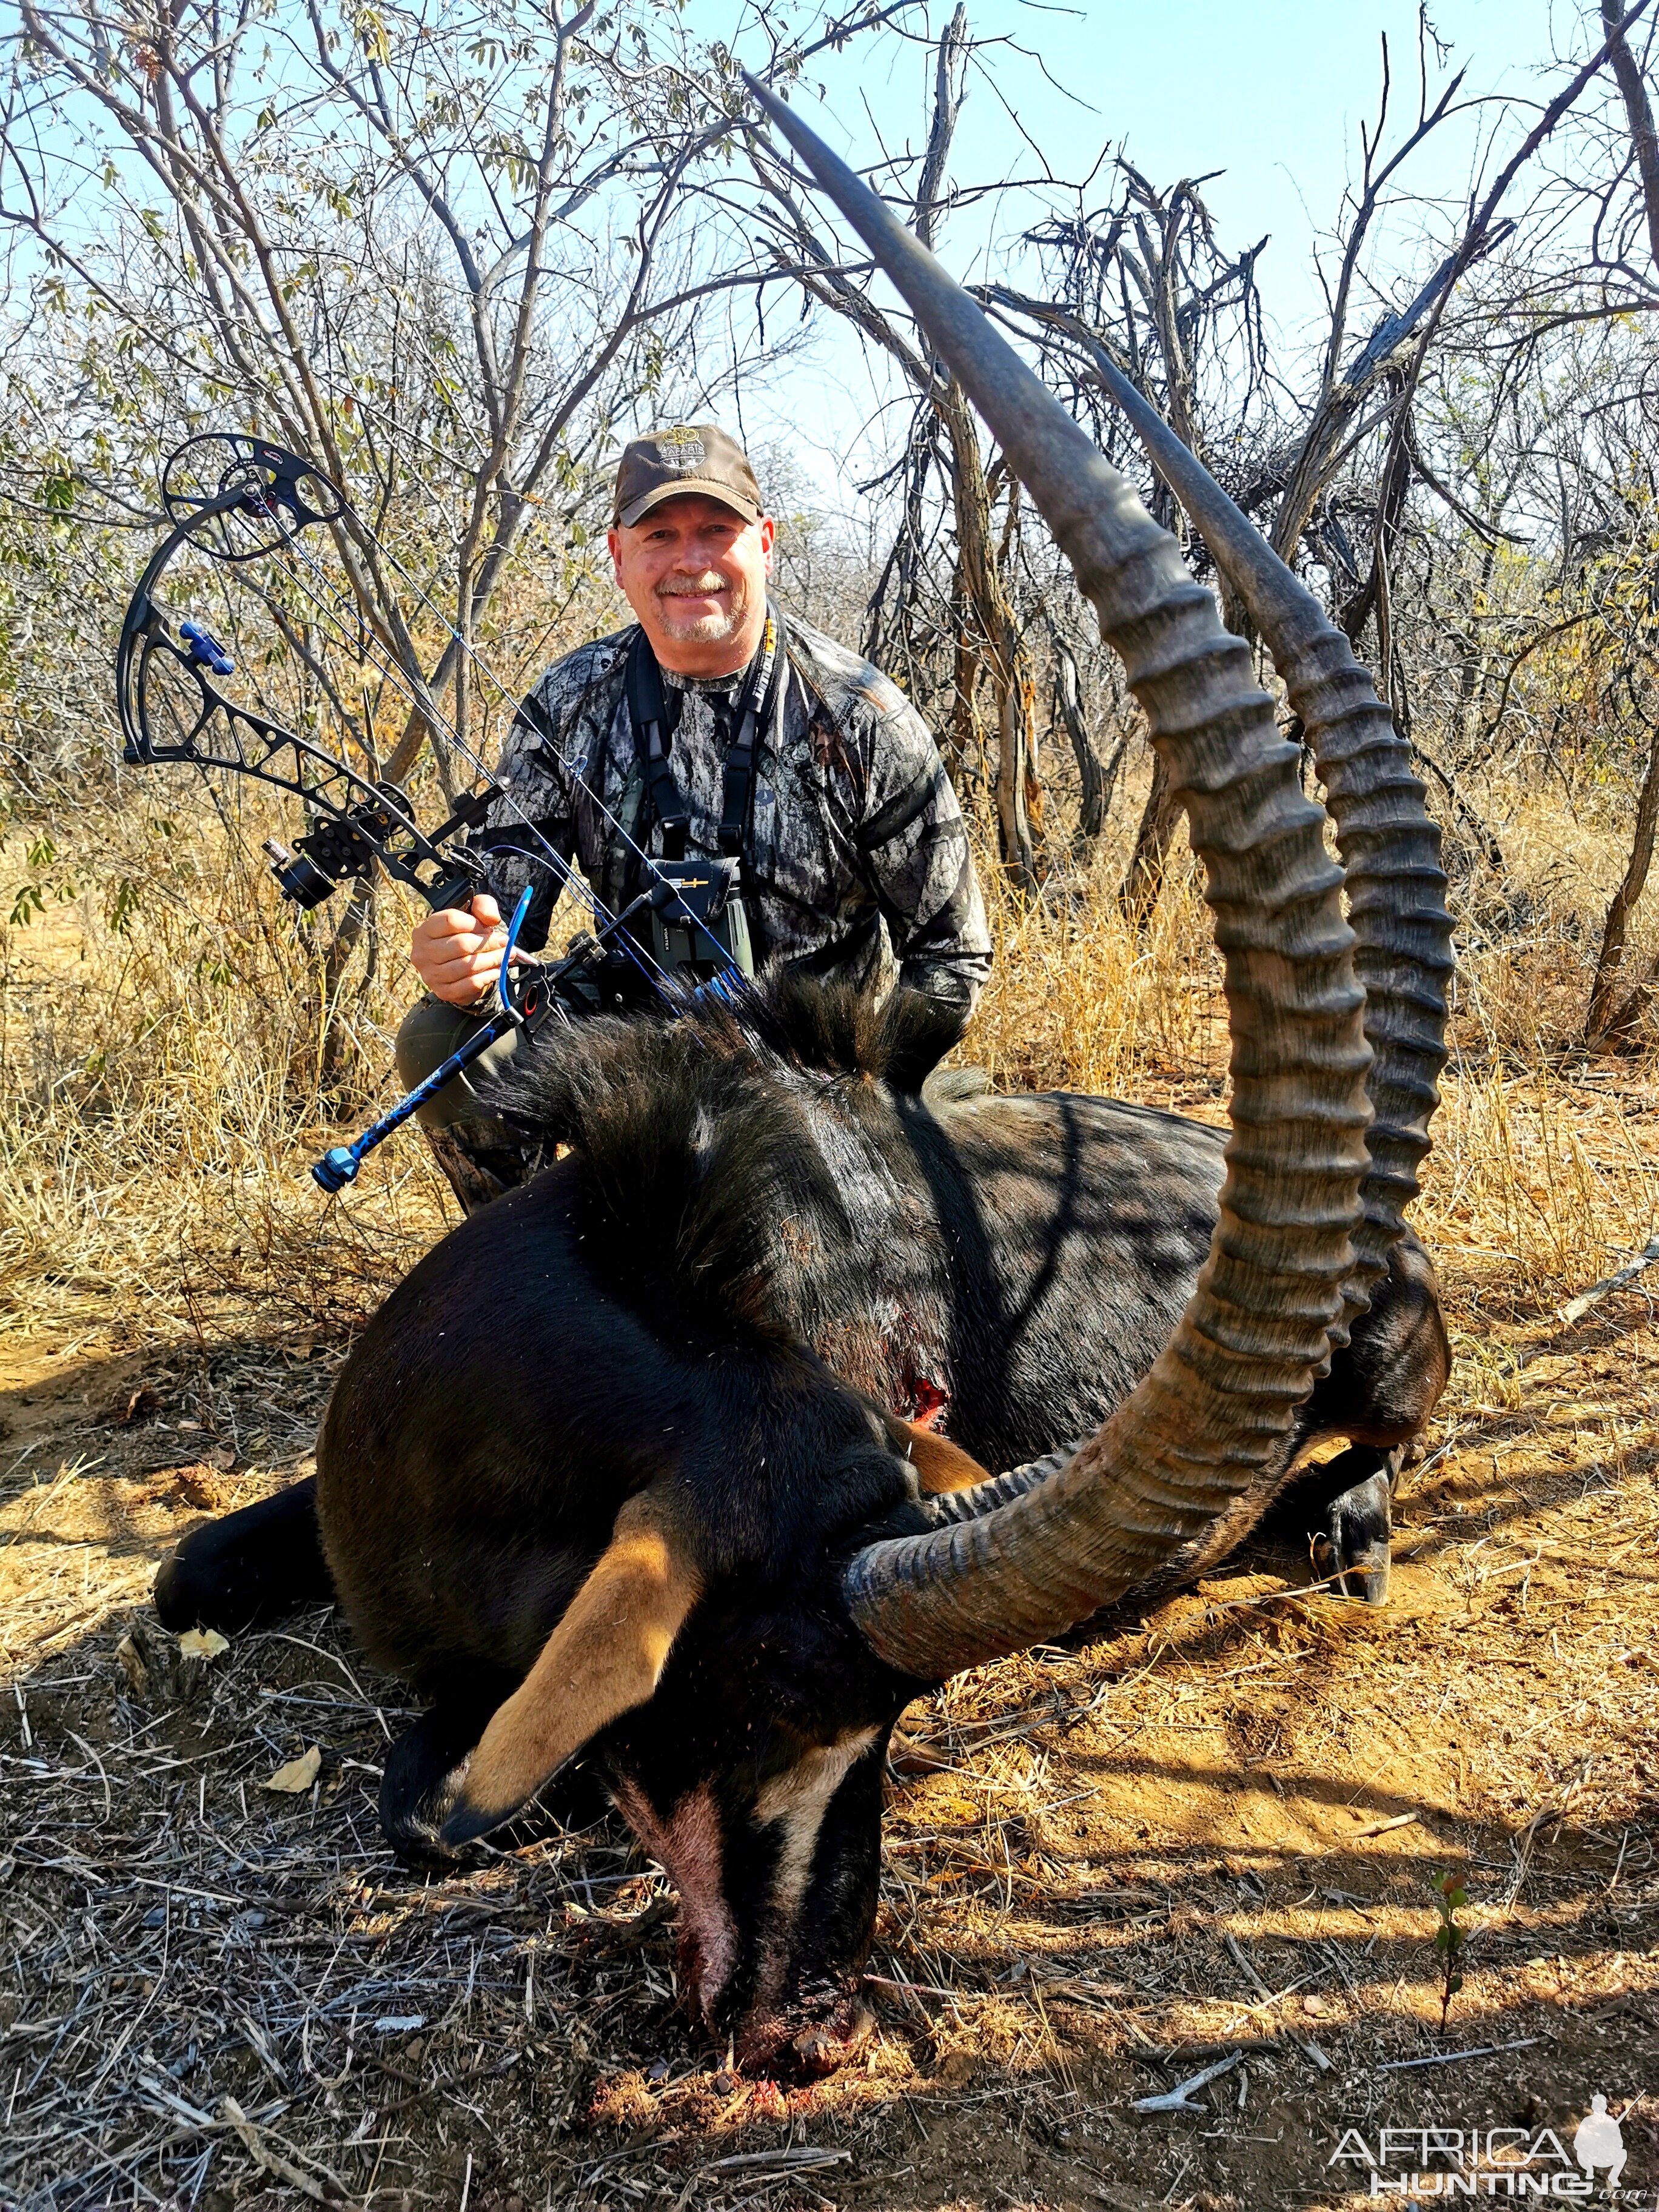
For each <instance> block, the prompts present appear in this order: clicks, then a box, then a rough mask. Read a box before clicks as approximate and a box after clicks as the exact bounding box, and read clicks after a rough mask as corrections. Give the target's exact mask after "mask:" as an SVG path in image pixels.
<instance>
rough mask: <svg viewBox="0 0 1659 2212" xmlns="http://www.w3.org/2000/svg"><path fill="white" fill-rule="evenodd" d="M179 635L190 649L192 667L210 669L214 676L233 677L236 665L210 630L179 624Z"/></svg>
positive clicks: (196, 624) (195, 625)
mask: <svg viewBox="0 0 1659 2212" xmlns="http://www.w3.org/2000/svg"><path fill="white" fill-rule="evenodd" d="M179 636H180V637H181V638H183V639H184V641H185V644H186V645H187V646H189V647H190V658H191V664H192V665H193V666H195V667H197V668H210V669H211V670H212V671H213V672H214V674H215V675H216V676H234V674H235V673H236V663H235V662H234V660H233V659H231V657H230V655H229V654H228V653H227V652H226V651H225V648H224V647H223V646H222V645H221V644H220V642H219V641H218V639H217V638H216V637H215V636H214V635H213V633H212V631H211V630H205V629H202V628H201V627H200V625H199V624H198V623H192V622H185V623H179Z"/></svg>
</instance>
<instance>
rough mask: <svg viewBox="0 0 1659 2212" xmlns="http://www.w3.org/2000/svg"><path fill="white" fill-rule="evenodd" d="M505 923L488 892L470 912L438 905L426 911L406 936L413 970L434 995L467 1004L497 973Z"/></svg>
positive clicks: (504, 934) (476, 997) (458, 1004)
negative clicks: (413, 964) (408, 936)
mask: <svg viewBox="0 0 1659 2212" xmlns="http://www.w3.org/2000/svg"><path fill="white" fill-rule="evenodd" d="M506 943H507V924H506V923H505V922H504V921H502V920H501V908H500V907H498V906H497V905H496V903H495V900H494V899H493V898H491V897H490V896H489V893H488V892H487V891H484V892H480V893H479V895H478V896H477V898H475V899H474V900H473V902H472V911H471V914H462V913H460V912H459V910H458V909H457V908H454V907H449V906H447V907H442V908H440V909H439V911H438V912H437V913H436V914H429V915H428V916H427V918H426V920H425V921H423V922H422V923H421V924H420V926H419V927H418V928H417V929H416V932H415V933H414V935H413V936H412V937H411V938H410V940H409V957H410V959H411V960H412V961H413V962H414V963H415V972H416V975H418V976H419V977H420V979H421V981H422V982H423V983H424V984H425V985H426V987H427V989H428V991H430V992H431V994H432V995H433V997H434V998H435V999H442V1000H444V1001H445V1003H446V1004H447V1005H448V1006H471V1004H472V1003H473V1001H474V1000H477V999H481V998H483V994H484V993H485V992H486V991H488V990H489V987H490V986H491V985H492V984H493V983H494V982H495V978H496V976H497V975H499V974H500V972H501V949H502V947H503V946H504V945H506Z"/></svg>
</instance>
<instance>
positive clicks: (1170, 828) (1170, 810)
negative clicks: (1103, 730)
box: [1117, 752, 1181, 929]
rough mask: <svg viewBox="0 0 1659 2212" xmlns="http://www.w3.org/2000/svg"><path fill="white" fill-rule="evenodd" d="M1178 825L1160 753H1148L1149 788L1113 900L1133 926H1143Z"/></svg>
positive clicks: (1177, 804)
mask: <svg viewBox="0 0 1659 2212" xmlns="http://www.w3.org/2000/svg"><path fill="white" fill-rule="evenodd" d="M1180 826H1181V805H1180V802H1179V801H1178V800H1177V799H1176V796H1175V793H1174V792H1173V791H1172V790H1171V789H1170V777H1169V771H1168V770H1167V769H1165V767H1164V757H1163V755H1162V754H1161V753H1158V752H1154V753H1153V755H1152V789H1151V790H1150V791H1149V792H1148V793H1147V794H1146V806H1145V808H1144V810H1143V811H1142V813H1141V817H1140V827H1139V829H1137V830H1136V832H1135V848H1134V851H1133V853H1132V854H1130V856H1129V866H1128V867H1127V871H1126V872H1125V874H1124V878H1123V881H1122V883H1121V884H1120V885H1119V887H1118V894H1117V902H1118V905H1119V907H1120V908H1121V909H1122V912H1123V914H1124V915H1125V916H1126V918H1127V920H1129V921H1133V923H1134V925H1135V927H1136V928H1137V929H1144V928H1145V927H1146V924H1147V922H1148V921H1150V920H1151V918H1152V908H1154V907H1155V906H1156V905H1157V904H1158V893H1159V892H1160V891H1161V890H1163V888H1164V864H1165V862H1166V861H1167V860H1168V859H1169V854H1170V844H1171V843H1172V842H1173V841H1174V838H1175V833H1176V830H1177V829H1179V828H1180Z"/></svg>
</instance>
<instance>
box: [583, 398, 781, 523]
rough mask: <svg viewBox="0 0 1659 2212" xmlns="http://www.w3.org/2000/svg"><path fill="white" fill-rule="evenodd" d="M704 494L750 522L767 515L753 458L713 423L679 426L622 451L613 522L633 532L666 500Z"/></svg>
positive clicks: (659, 431)
mask: <svg viewBox="0 0 1659 2212" xmlns="http://www.w3.org/2000/svg"><path fill="white" fill-rule="evenodd" d="M688 493H701V495H702V497H703V498H705V499H717V500H719V501H720V504H721V505H722V506H723V507H730V508H731V509H732V513H734V514H740V515H742V517H743V519H744V521H745V522H757V521H758V520H760V518H761V516H762V515H763V514H764V513H765V512H766V502H765V501H763V499H762V497H761V488H760V485H759V484H758V483H757V481H756V479H755V471H753V469H751V468H750V465H749V456H748V455H747V453H744V450H743V447H741V446H740V445H739V444H738V441H737V440H736V439H735V438H728V437H727V436H726V433H725V431H724V430H722V429H720V428H719V426H718V425H717V424H716V423H714V422H676V423H675V424H674V425H673V426H672V428H670V429H667V430H653V432H652V434H651V435H650V436H649V437H648V438H635V441H634V442H633V443H632V445H630V446H625V447H623V457H622V459H621V460H620V461H619V462H618V463H617V498H616V506H615V509H614V519H615V520H617V522H620V523H622V524H623V526H625V527H627V528H631V527H632V526H633V525H634V524H635V523H636V522H638V521H639V520H640V519H641V516H643V515H647V514H649V513H650V512H651V510H652V508H653V507H659V506H660V505H661V504H662V502H663V501H664V500H665V499H679V498H682V497H684V495H686V494H688Z"/></svg>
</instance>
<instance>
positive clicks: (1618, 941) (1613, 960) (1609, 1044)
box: [1584, 731, 1659, 1051]
mask: <svg viewBox="0 0 1659 2212" xmlns="http://www.w3.org/2000/svg"><path fill="white" fill-rule="evenodd" d="M1656 829H1659V731H1656V732H1655V733H1654V741H1653V744H1652V746H1651V749H1650V752H1649V754H1648V770H1647V774H1646V775H1644V777H1643V779H1642V792H1641V796H1640V798H1639V799H1638V800H1637V802H1636V832H1635V835H1634V836H1632V839H1631V850H1630V860H1629V863H1628V865H1627V866H1626V869H1625V873H1624V878H1623V880H1622V881H1621V883H1620V885H1619V888H1618V890H1616V891H1615V892H1614V893H1613V898H1612V901H1611V902H1610V904H1609V905H1608V908H1607V921H1606V922H1605V924H1604V925H1603V927H1602V930H1601V951H1600V952H1599V953H1598V954H1597V956H1596V962H1595V981H1594V982H1593V983H1592V984H1591V985H1590V995H1589V1012H1587V1013H1586V1015H1585V1017H1584V1042H1585V1043H1586V1044H1588V1045H1590V1046H1592V1047H1593V1048H1596V1049H1597V1050H1600V1051H1607V1050H1616V1049H1617V1048H1619V1047H1620V1045H1621V1044H1623V1043H1624V1042H1626V1040H1627V1039H1628V1037H1629V1036H1630V1033H1631V1031H1632V1030H1633V1029H1634V1028H1635V1026H1636V1023H1637V1019H1638V1016H1639V1015H1640V1013H1641V1012H1642V1009H1643V1007H1644V1006H1645V1005H1646V1004H1647V1002H1648V1000H1649V998H1650V996H1651V994H1652V989H1653V978H1652V977H1651V976H1649V977H1647V978H1646V979H1645V980H1644V981H1642V982H1640V983H1638V984H1637V986H1636V987H1635V988H1634V989H1633V990H1632V991H1630V992H1628V993H1627V994H1626V996H1625V998H1624V999H1623V1000H1620V999H1619V989H1620V981H1621V980H1622V977H1623V974H1624V966H1625V947H1626V943H1627V942H1628V939H1629V936H1630V918H1631V915H1632V913H1633V912H1634V910H1635V907H1636V902H1637V901H1638V899H1639V898H1640V897H1641V896H1642V893H1643V892H1644V890H1646V888H1647V881H1648V871H1649V869H1650V867H1651V866H1652V865H1653V839H1654V832H1655V830H1656Z"/></svg>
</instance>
